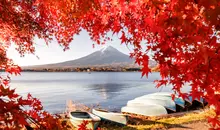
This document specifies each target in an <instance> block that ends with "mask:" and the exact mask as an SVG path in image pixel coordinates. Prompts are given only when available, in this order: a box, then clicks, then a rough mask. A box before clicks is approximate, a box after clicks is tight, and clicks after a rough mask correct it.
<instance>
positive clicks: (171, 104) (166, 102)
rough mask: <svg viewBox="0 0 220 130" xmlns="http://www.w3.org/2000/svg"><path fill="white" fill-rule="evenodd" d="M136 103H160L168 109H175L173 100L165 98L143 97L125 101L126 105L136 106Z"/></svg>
mask: <svg viewBox="0 0 220 130" xmlns="http://www.w3.org/2000/svg"><path fill="white" fill-rule="evenodd" d="M138 104H141V105H161V106H163V107H165V108H166V109H168V110H171V111H174V112H175V111H176V104H175V102H174V101H173V100H167V99H150V98H144V99H135V100H130V101H128V103H127V106H136V105H138Z"/></svg>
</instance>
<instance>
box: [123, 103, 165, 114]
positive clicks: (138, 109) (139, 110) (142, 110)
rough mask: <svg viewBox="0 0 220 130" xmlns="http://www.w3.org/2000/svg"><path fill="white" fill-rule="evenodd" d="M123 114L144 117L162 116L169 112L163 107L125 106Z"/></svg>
mask: <svg viewBox="0 0 220 130" xmlns="http://www.w3.org/2000/svg"><path fill="white" fill-rule="evenodd" d="M121 112H125V113H131V114H138V115H143V116H160V115H165V114H167V110H166V109H165V108H164V107H163V106H161V105H152V104H151V105H147V104H146V105H143V104H139V105H136V106H125V107H122V108H121Z"/></svg>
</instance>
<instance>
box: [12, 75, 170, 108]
mask: <svg viewBox="0 0 220 130" xmlns="http://www.w3.org/2000/svg"><path fill="white" fill-rule="evenodd" d="M159 78H160V75H159V73H152V74H150V75H149V77H148V79H147V78H146V77H143V78H141V73H140V72H92V73H91V74H88V73H86V72H23V73H22V75H21V76H16V77H14V76H13V77H12V82H11V85H12V87H15V88H16V91H17V92H18V93H19V94H21V95H27V93H31V94H32V95H33V96H34V97H37V98H39V99H40V100H41V101H42V104H43V106H44V108H45V109H46V110H48V111H50V112H62V111H64V110H65V107H66V102H67V101H68V100H72V101H76V102H80V103H82V104H86V105H92V104H99V105H100V106H101V107H103V108H107V109H116V110H120V108H121V107H122V106H125V105H126V103H127V101H128V100H131V99H133V98H135V97H138V96H141V95H144V94H148V93H153V92H158V91H170V90H171V89H170V88H171V87H163V88H159V89H156V88H155V84H154V80H156V79H159Z"/></svg>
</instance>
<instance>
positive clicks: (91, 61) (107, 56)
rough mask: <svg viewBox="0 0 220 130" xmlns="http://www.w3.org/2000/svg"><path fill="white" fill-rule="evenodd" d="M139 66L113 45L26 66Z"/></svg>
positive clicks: (151, 62)
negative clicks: (78, 55)
mask: <svg viewBox="0 0 220 130" xmlns="http://www.w3.org/2000/svg"><path fill="white" fill-rule="evenodd" d="M155 64H156V63H155V62H154V61H150V63H149V66H152V65H153V66H154V65H155ZM102 66H105V67H106V66H111V67H120V66H121V67H122V66H123V67H137V65H136V64H135V63H134V59H131V58H130V57H129V56H128V55H126V54H124V53H122V52H120V51H118V50H117V49H116V48H114V47H112V46H106V47H104V48H102V49H101V50H99V51H96V52H93V53H91V54H90V55H87V56H85V57H82V58H79V59H76V60H70V61H65V62H60V63H54V64H45V65H36V66H28V67H24V68H25V69H27V68H28V69H30V68H74V67H102Z"/></svg>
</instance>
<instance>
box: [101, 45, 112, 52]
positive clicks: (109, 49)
mask: <svg viewBox="0 0 220 130" xmlns="http://www.w3.org/2000/svg"><path fill="white" fill-rule="evenodd" d="M114 50H116V49H115V48H114V47H112V46H110V45H106V46H104V47H103V48H102V49H101V50H100V51H101V52H102V53H104V52H106V51H114Z"/></svg>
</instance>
